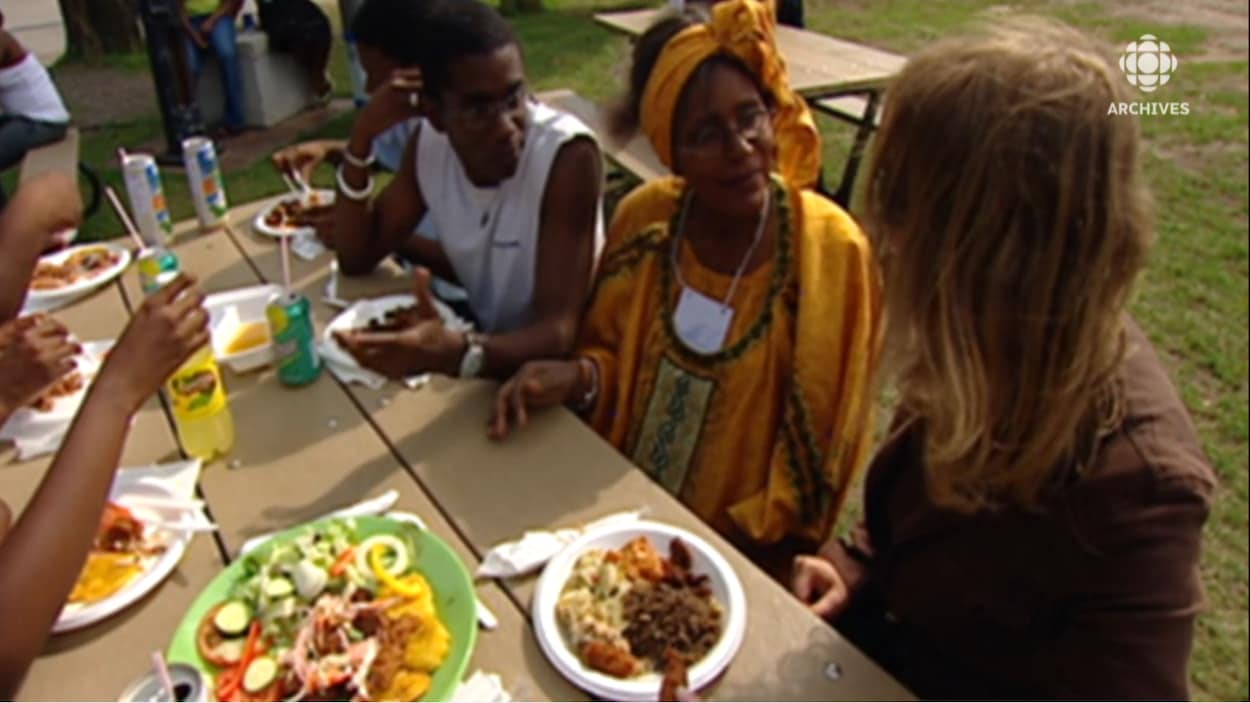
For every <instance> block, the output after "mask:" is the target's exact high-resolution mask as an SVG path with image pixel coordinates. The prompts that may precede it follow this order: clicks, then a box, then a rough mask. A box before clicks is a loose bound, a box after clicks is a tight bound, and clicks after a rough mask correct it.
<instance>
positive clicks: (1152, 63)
mask: <svg viewBox="0 0 1250 703" xmlns="http://www.w3.org/2000/svg"><path fill="white" fill-rule="evenodd" d="M1176 65H1177V62H1176V55H1175V54H1173V53H1172V47H1170V46H1168V43H1167V42H1165V41H1160V40H1159V38H1158V37H1156V36H1155V35H1153V34H1143V35H1142V36H1141V39H1138V40H1137V41H1133V42H1129V43H1128V46H1126V47H1124V53H1123V54H1121V55H1120V70H1121V71H1124V75H1125V76H1127V77H1128V82H1129V83H1131V84H1133V85H1135V86H1137V87H1138V88H1140V89H1141V91H1142V92H1143V93H1153V92H1155V91H1156V90H1158V89H1159V87H1160V86H1163V85H1167V82H1168V80H1169V79H1170V78H1171V77H1172V73H1173V72H1174V71H1175V70H1176Z"/></svg>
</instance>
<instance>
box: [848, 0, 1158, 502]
mask: <svg viewBox="0 0 1250 703" xmlns="http://www.w3.org/2000/svg"><path fill="white" fill-rule="evenodd" d="M1125 91H1126V87H1125V82H1124V77H1123V76H1122V75H1120V74H1119V73H1118V72H1117V71H1116V70H1115V69H1114V68H1113V67H1112V64H1111V63H1110V61H1109V60H1108V58H1107V57H1106V55H1105V54H1104V52H1103V51H1102V49H1101V48H1100V47H1099V46H1098V45H1096V44H1095V43H1094V42H1093V41H1092V40H1090V39H1089V38H1087V37H1085V36H1084V35H1082V34H1080V33H1079V32H1077V31H1075V30H1073V29H1070V28H1068V27H1065V26H1062V25H1059V24H1056V23H1052V22H1048V21H1042V20H1037V19H1028V20H1016V21H1011V22H1007V23H999V24H996V25H994V26H988V27H984V28H982V31H980V32H979V33H977V34H975V35H973V36H971V37H964V38H960V39H958V40H949V41H943V42H940V43H938V44H935V45H933V46H932V47H931V48H929V49H927V50H925V51H923V52H921V53H919V54H917V55H916V56H915V57H914V58H912V59H911V61H910V62H909V63H908V65H907V66H906V68H905V69H904V70H903V71H902V73H901V74H900V75H899V76H898V78H897V79H896V80H895V81H894V82H893V83H892V84H891V86H890V90H889V95H888V98H887V103H888V105H887V109H886V112H885V115H884V116H883V121H882V125H881V130H880V134H879V137H878V140H879V142H878V144H879V148H878V149H877V150H876V153H875V154H874V159H873V163H872V166H871V169H870V171H871V173H870V175H869V179H870V181H869V187H868V192H867V195H866V198H865V210H866V216H865V221H866V225H867V229H868V230H869V232H870V233H871V235H872V236H873V237H874V239H876V240H877V241H876V242H875V244H876V245H877V246H876V248H877V250H878V252H880V253H881V255H882V271H883V275H884V307H885V315H886V325H885V333H884V334H885V340H884V353H885V366H884V368H886V369H887V370H889V371H891V372H893V374H894V375H895V381H896V382H897V385H898V393H899V399H900V410H901V411H902V412H903V413H905V414H906V415H909V416H912V417H915V418H918V419H920V420H922V421H923V423H924V427H925V434H924V462H925V467H926V472H927V476H926V478H927V485H928V491H929V494H930V497H931V498H932V499H933V500H934V501H935V502H937V503H938V504H940V505H944V506H946V507H949V508H952V509H955V510H961V511H972V510H979V509H985V508H994V507H998V506H1002V505H1014V506H1021V507H1025V508H1037V507H1040V505H1041V504H1042V502H1043V501H1044V500H1045V497H1046V494H1047V491H1048V488H1049V487H1050V486H1051V485H1053V483H1054V482H1055V481H1057V480H1060V479H1061V475H1062V474H1066V473H1067V472H1068V471H1070V470H1077V471H1079V470H1080V469H1081V468H1082V465H1083V464H1084V463H1085V462H1087V461H1088V459H1089V458H1090V456H1091V454H1092V452H1093V451H1094V450H1095V448H1096V445H1097V443H1098V440H1099V438H1100V436H1101V435H1102V434H1103V433H1105V431H1107V429H1108V428H1110V427H1114V426H1115V425H1116V424H1117V423H1118V414H1119V409H1118V400H1117V398H1118V394H1117V392H1116V390H1115V383H1114V378H1115V371H1116V368H1117V366H1118V364H1119V362H1120V360H1121V359H1122V357H1123V353H1124V349H1123V318H1122V315H1123V312H1124V309H1125V307H1126V305H1127V302H1128V298H1129V295H1130V291H1131V288H1132V284H1133V281H1134V279H1135V278H1136V276H1137V274H1138V273H1139V271H1140V270H1141V268H1142V266H1143V264H1144V261H1145V257H1146V253H1147V251H1148V249H1149V247H1150V232H1151V222H1150V204H1149V196H1148V194H1147V193H1146V191H1145V189H1144V187H1143V185H1142V183H1141V180H1140V172H1139V154H1138V149H1139V141H1140V139H1139V134H1138V128H1137V124H1136V122H1135V120H1134V118H1129V117H1119V116H1115V115H1109V114H1108V107H1109V105H1110V104H1111V103H1113V102H1120V101H1122V100H1128V99H1129V98H1128V97H1126V94H1125Z"/></svg>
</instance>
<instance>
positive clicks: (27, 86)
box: [0, 52, 69, 124]
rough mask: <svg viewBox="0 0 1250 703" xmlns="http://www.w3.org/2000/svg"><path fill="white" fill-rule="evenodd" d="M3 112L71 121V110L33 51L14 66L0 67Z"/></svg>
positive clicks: (0, 105) (60, 121)
mask: <svg viewBox="0 0 1250 703" xmlns="http://www.w3.org/2000/svg"><path fill="white" fill-rule="evenodd" d="M0 112H3V113H4V114H6V115H20V116H22V117H26V118H29V119H32V120H39V121H40V122H54V123H57V124H60V123H63V122H69V111H68V110H66V109H65V103H64V102H63V101H62V100H61V94H60V93H58V92H57V90H56V85H55V84H53V82H52V76H50V75H48V69H46V68H44V67H43V64H41V63H39V59H38V58H36V57H35V55H34V53H32V52H27V53H26V58H24V59H22V60H21V61H18V62H17V63H15V64H13V65H12V66H9V67H8V68H0Z"/></svg>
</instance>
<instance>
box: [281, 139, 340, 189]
mask: <svg viewBox="0 0 1250 703" xmlns="http://www.w3.org/2000/svg"><path fill="white" fill-rule="evenodd" d="M343 147H344V144H343V142H342V141H339V140H336V139H314V140H312V141H308V142H300V143H299V144H292V145H291V146H288V147H286V148H284V149H279V150H278V151H275V152H274V153H273V156H272V157H270V161H272V162H273V167H274V168H275V169H277V170H278V173H283V174H296V175H297V176H299V178H301V179H303V181H304V183H311V182H312V174H313V171H315V170H316V169H317V167H318V166H320V165H321V164H322V163H325V162H326V161H335V160H337V159H338V158H339V157H340V156H341V155H342V153H343Z"/></svg>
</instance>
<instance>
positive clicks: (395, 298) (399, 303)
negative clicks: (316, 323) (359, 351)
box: [321, 294, 472, 368]
mask: <svg viewBox="0 0 1250 703" xmlns="http://www.w3.org/2000/svg"><path fill="white" fill-rule="evenodd" d="M432 300H433V301H434V307H435V309H437V310H438V314H439V317H441V318H442V319H443V323H444V324H446V325H447V326H448V327H450V328H452V329H457V330H467V329H470V328H471V327H472V325H470V324H469V323H468V322H466V321H465V320H464V319H463V318H461V317H460V316H459V315H457V314H456V313H455V312H454V311H453V310H452V309H451V307H449V306H448V305H447V304H446V303H444V302H443V301H441V300H439V299H438V298H433V299H432ZM416 314H417V297H416V296H415V295H411V294H400V295H388V296H384V297H381V298H372V299H369V300H357V301H356V302H355V303H353V304H352V305H351V307H349V308H347V309H346V310H344V311H343V312H341V313H339V315H338V316H337V317H335V318H334V319H333V320H331V321H330V324H329V325H327V326H326V328H325V332H324V334H323V336H322V348H321V351H322V355H323V356H324V357H325V359H326V360H327V361H330V362H331V363H335V364H339V365H341V366H346V367H349V368H360V364H359V362H357V361H356V359H355V357H353V356H352V355H351V353H350V352H348V351H347V350H346V349H344V348H343V345H341V344H339V342H338V338H337V337H338V335H340V334H343V333H346V332H351V331H367V332H396V331H399V330H402V329H405V328H407V327H410V326H412V325H413V324H414V323H415V322H416Z"/></svg>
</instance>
